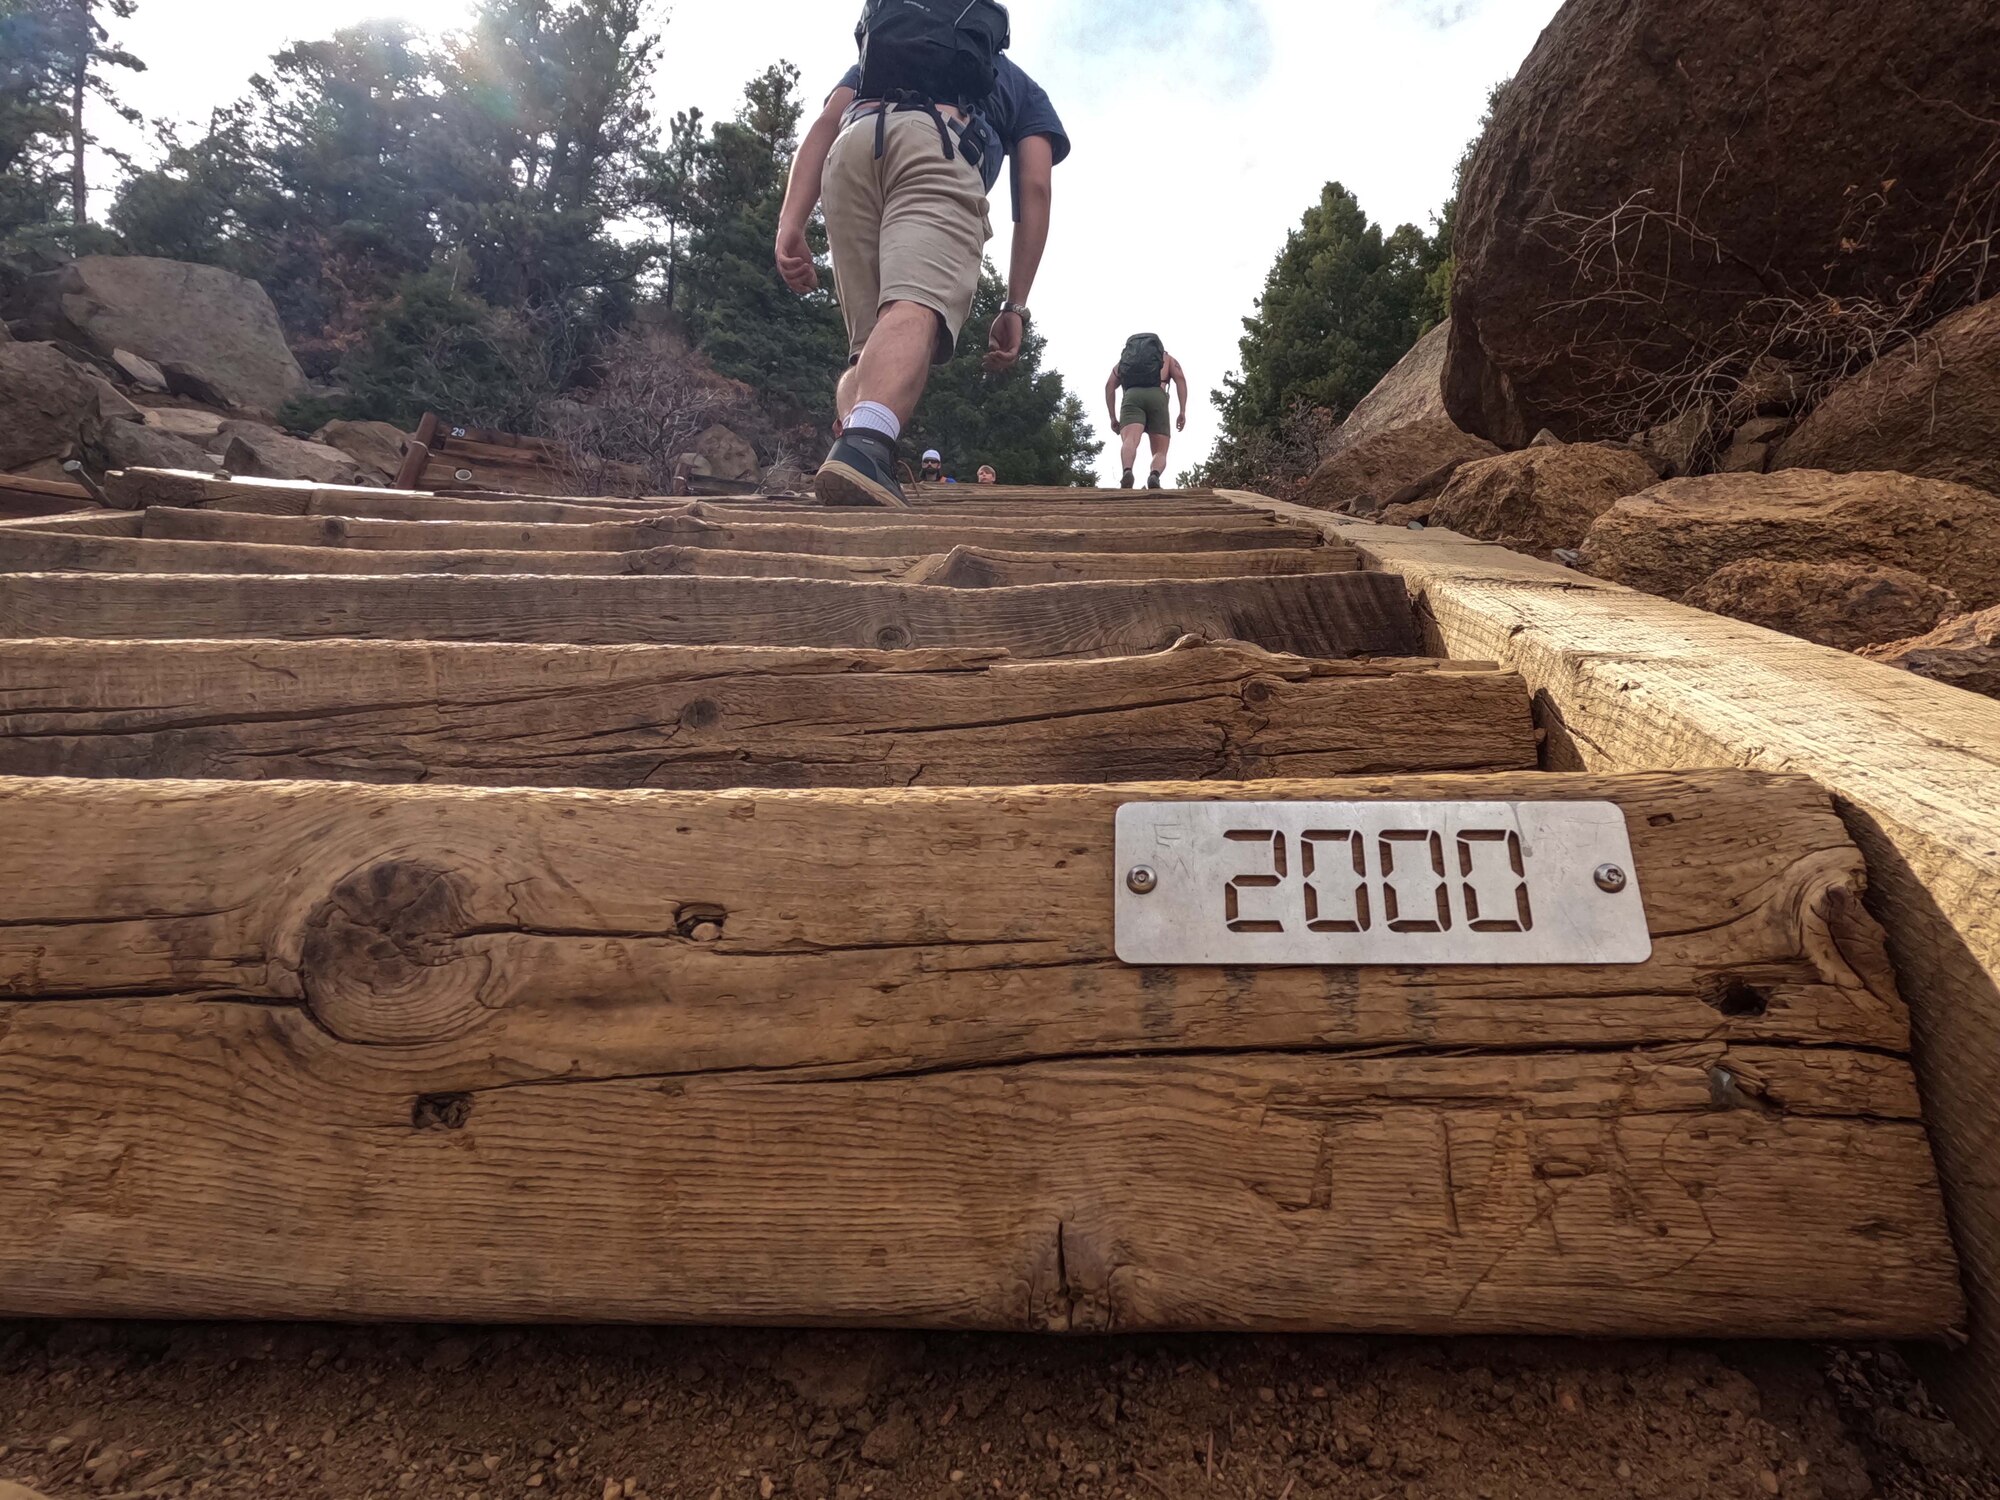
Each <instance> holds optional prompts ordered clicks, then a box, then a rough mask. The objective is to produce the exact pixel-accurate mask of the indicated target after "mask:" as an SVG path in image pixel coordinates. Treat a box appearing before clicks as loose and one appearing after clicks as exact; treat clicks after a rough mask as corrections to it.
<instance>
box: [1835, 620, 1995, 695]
mask: <svg viewBox="0 0 2000 1500" xmlns="http://www.w3.org/2000/svg"><path fill="white" fill-rule="evenodd" d="M1861 654H1862V655H1863V656H1865V657H1867V658H1868V659H1869V660H1871V661H1879V662H1883V663H1885V664H1886V665H1888V666H1892V667H1901V668H1903V670H1905V671H1907V672H1915V673H1916V674H1917V675H1918V676H1919V677H1928V678H1930V679H1931V680H1932V681H1934V682H1942V683H1945V684H1947V685H1949V686H1951V687H1961V688H1964V689H1965V690H1966V691H1967V692H1970V693H1984V694H1985V695H1986V696H1987V697H1989V698H2000V609H1983V610H1980V611H1979V612H1978V613H1976V614H1969V615H1956V616H1954V617H1953V618H1951V619H1949V620H1946V621H1945V622H1944V623H1943V624H1941V625H1939V626H1938V627H1937V628H1936V629H1935V630H1932V631H1930V632H1928V633H1927V634H1924V635H1920V636H1916V637H1914V638H1912V639H1910V640H1905V641H1892V642H1890V643H1888V644H1886V645H1881V646H1874V647H1871V648H1869V649H1868V650H1866V651H1863V652H1862V653H1861Z"/></svg>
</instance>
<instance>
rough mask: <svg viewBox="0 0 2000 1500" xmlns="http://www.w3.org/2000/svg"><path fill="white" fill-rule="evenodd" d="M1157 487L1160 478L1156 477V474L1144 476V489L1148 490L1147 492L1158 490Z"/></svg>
mask: <svg viewBox="0 0 2000 1500" xmlns="http://www.w3.org/2000/svg"><path fill="white" fill-rule="evenodd" d="M1159 487H1160V476H1159V475H1157V474H1149V475H1147V476H1146V488H1147V489H1149V490H1156V489H1158V488H1159Z"/></svg>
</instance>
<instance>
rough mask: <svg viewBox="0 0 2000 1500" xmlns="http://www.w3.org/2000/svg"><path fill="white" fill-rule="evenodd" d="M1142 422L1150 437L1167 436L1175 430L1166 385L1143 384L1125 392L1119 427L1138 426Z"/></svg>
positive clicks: (1119, 414) (1119, 413)
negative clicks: (1136, 388) (1138, 387)
mask: <svg viewBox="0 0 2000 1500" xmlns="http://www.w3.org/2000/svg"><path fill="white" fill-rule="evenodd" d="M1142 424H1143V425H1144V426H1145V429H1146V435H1147V436H1148V437H1167V436H1169V435H1170V434H1171V433H1172V432H1173V430H1174V420H1173V413H1172V408H1171V407H1170V405H1169V404H1168V401H1167V388H1166V387H1165V386H1161V385H1155V386H1142V387H1141V388H1140V389H1138V390H1136V391H1127V392H1126V393H1125V404H1124V405H1123V406H1121V407H1120V408H1119V409H1118V425H1119V427H1120V428H1126V427H1138V426H1140V425H1142Z"/></svg>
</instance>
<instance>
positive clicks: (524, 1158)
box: [0, 773, 1962, 1336]
mask: <svg viewBox="0 0 2000 1500" xmlns="http://www.w3.org/2000/svg"><path fill="white" fill-rule="evenodd" d="M1218 791H1221V794H1222V795H1225V796H1242V795H1249V796H1256V797H1269V796H1279V797H1313V798H1328V797H1334V798H1338V797H1351V796H1376V797H1383V798H1394V799H1404V798H1410V797H1451V796H1461V797H1462V796H1480V797H1487V796H1548V795H1558V796H1577V797H1590V798H1599V797H1611V798H1614V799H1615V800H1617V801H1619V802H1620V803H1621V804H1622V805H1623V806H1624V807H1625V809H1626V813H1627V820H1628V823H1629V824H1630V827H1631V829H1632V833H1633V839H1634V846H1635V847H1634V855H1635V863H1636V872H1637V875H1638V878H1639V881H1640V883H1641V887H1642V889H1643V890H1644V892H1645V896H1646V903H1647V912H1648V918H1649V922H1650V923H1651V925H1652V928H1653V931H1654V934H1655V942H1656V952H1655V954H1654V957H1653V958H1652V960H1651V961H1650V962H1648V963H1647V964H1644V965H1640V966H1636V967H1633V968H1605V967H1592V968H1583V969H1561V968H1541V969H1521V970H1464V969H1457V970H1454V969H1424V968H1404V969H1389V970H1361V971H1351V970H1321V969H1260V970H1212V969H1143V970H1142V969H1132V968H1128V967H1126V966H1123V965H1120V964H1118V963H1117V962H1116V961H1115V959H1114V958H1113V957H1112V955H1111V952H1110V941H1111V931H1112V925H1111V891H1112V883H1113V878H1114V875H1115V871H1114V869H1113V865H1112V852H1111V838H1110V829H1111V823H1112V818H1113V814H1114V811H1115V809H1116V807H1117V805H1118V804H1119V803H1120V802H1122V801H1125V800H1131V799H1133V798H1135V797H1161V796H1198V797H1206V796H1211V795H1215V794H1216V793H1217V792H1218ZM0 821H4V824H5V826H6V827H7V828H8V829H9V835H10V836H9V838H8V839H7V840H5V841H0V995H4V996H6V997H8V998H6V999H4V1000H0V1034H4V1035H5V1036H6V1038H7V1046H6V1047H5V1049H4V1050H0V1139H6V1140H8V1141H11V1142H14V1143H16V1147H17V1149H14V1150H10V1151H8V1152H4V1153H0V1215H4V1218H5V1222H6V1223H8V1224H9V1226H10V1230H9V1233H8V1235H7V1236H5V1237H4V1238H0V1314H20V1315H64V1316H83V1315H121V1316H122V1315H144V1316H175V1317H185V1316H195V1317H201V1316H225V1315H226V1316H232V1317H310V1318H323V1317H335V1318H340V1317H419V1316H420V1317H425V1318H431V1319H496V1320H536V1319H564V1318H568V1319H590V1320H594V1321H602V1320H605V1319H614V1320H615V1319H658V1320H726V1321H734V1322H744V1321H750V1322H757V1321H805V1322H813V1321H859V1322H868V1323H891V1324H922V1325H937V1326H950V1327H974V1326H977V1327H1002V1328H1052V1329H1096V1328H1123V1329H1134V1328H1194V1327H1203V1328H1236V1327H1240V1328H1327V1329H1404V1330H1421V1331H1436V1332H1475V1331H1477V1332H1501V1331H1531V1332H1552V1333H1557V1332H1559V1333H1603V1332H1613V1331H1616V1332H1622V1333H1660V1334H1716V1335H1721V1334H1728V1335H1731V1336H1742V1335H1787V1334H1790V1335H1804V1334H1811V1335H1813V1336H1826V1335H1829V1334H1834V1333H1846V1334H1853V1335H1857V1336H1859V1335H1869V1336H1875V1335H1897V1336H1907V1335H1938V1334H1941V1333H1943V1332H1945V1331H1946V1330H1948V1329H1950V1328H1952V1327H1954V1326H1955V1325H1956V1324H1957V1322H1958V1320H1959V1318H1960V1317H1961V1315H1962V1304H1961V1303H1960V1300H1959V1297H1958V1291H1957V1284H1956V1276H1955V1266H1954V1262H1953V1258H1952V1253H1951V1248H1950V1243H1949V1239H1948V1237H1947V1235H1946V1232H1945V1228H1944V1224H1943V1221H1942V1215H1941V1210H1940V1204H1939V1200H1938V1196H1937V1189H1936V1183H1935V1178H1934V1176H1933V1174H1932V1172H1931V1168H1930V1160H1929V1151H1928V1145H1927V1142H1926V1140H1925V1136H1924V1132H1923V1130H1922V1127H1921V1125H1920V1124H1919V1123H1918V1110H1917V1101H1916V1096H1915V1090H1914V1085H1913V1082H1912V1079H1911V1076H1910V1072H1909V1068H1908V1066H1907V1063H1906V1062H1905V1061H1904V1060H1903V1059H1902V1057H1901V1056H1900V1053H1901V1051H1902V1049H1903V1047H1904V1045H1905V1040H1904V1031H1903V1022H1904V1012H1903V1007H1902V1005H1901V1003H1900V1001H1899V1000H1898V999H1897V998H1896V997H1895V995H1894V993H1893V989H1892V987H1891V983H1890V981H1889V979H1888V978H1887V965H1886V961H1885V960H1884V958H1883V955H1882V951H1881V937H1880V933H1879V932H1878V931H1877V930H1876V929H1875V928H1874V927H1873V926H1872V923H1870V921H1869V919H1868V918H1867V916H1866V914H1865V912H1864V911H1863V910H1862V908H1861V905H1860V902H1859V900H1858V885H1859V880H1860V861H1859V857H1858V855H1857V854H1856V853H1855V851H1854V849H1853V847H1852V845H1851V844H1849V843H1848V842H1847V841H1846V837H1845V834H1844V831H1843V829H1842V827H1841V825H1840V823H1839V820H1838V818H1837V816H1836V815H1835V813H1834V810H1833V808H1832V807H1831V805H1830V803H1829V802H1828V801H1827V799H1826V798H1825V797H1824V795H1823V794H1821V793H1819V792H1818V791H1817V790H1816V789H1814V788H1813V787H1812V786H1811V785H1810V784H1809V783H1806V782H1804V781H1801V780H1798V779H1794V778H1762V777H1754V776H1746V775H1741V774H1734V773H1714V774H1710V775H1703V774H1685V775H1680V776H1659V777H1633V778H1623V779H1605V778H1579V779H1574V780H1572V779H1568V778H1564V779H1562V780H1556V779H1554V778H1549V777H1545V776H1534V775H1531V776H1517V777H1511V778H1510V777H1498V778H1496V777H1481V778H1474V779H1467V778H1456V779H1454V778H1430V779H1408V778H1390V779H1377V780H1372V781H1366V782H1353V781H1347V782H1318V783H1298V782H1285V783H1278V784H1275V785H1274V786H1259V787H1255V788H1239V789H1235V790H1233V791H1229V790H1222V789H1216V788H1210V787H1206V786H1200V785H1185V784H1181V785H1167V786H1147V787H1139V788H1106V789H1099V790H1091V789H1080V788H1050V789H1041V790H1034V789H1016V790H1012V791H1008V792H999V793H996V792H993V791H990V790H973V791H961V792H929V791H915V792H907V793H898V794H896V795H895V796H894V797H885V796H884V795H883V794H881V793H874V792H816V793H728V794H716V795H712V796H706V797H701V796H689V795H682V794H673V793H591V792H532V791H511V792H467V791H453V790H449V789H430V788H401V789H385V788H373V787H327V786H310V785H302V784H297V783H291V784H284V785H273V786H244V785H239V784H232V783H188V782H178V783H157V782H150V783H140V782H87V781H39V782H38V781H26V782H22V781H12V782H0ZM1732 986H1738V987H1741V986H1754V987H1756V990H1757V992H1758V993H1760V994H1761V995H1763V996H1764V997H1765V1003H1764V1007H1763V1009H1762V1010H1761V1013H1756V1014H1752V1013H1750V1011H1749V1010H1748V1009H1746V1008H1744V1007H1740V1006H1739V1007H1728V1006H1724V1007H1723V1009H1728V1010H1730V1011H1731V1013H1729V1014H1724V1013H1723V1009H1718V1004H1719V1003H1720V1001H1721V1000H1722V998H1723V997H1724V996H1725V995H1726V994H1729V993H1734V992H1735V991H1734V989H1732ZM1385 1049H1389V1050H1387V1051H1386V1052H1385ZM23 1143H25V1145H26V1149H18V1148H19V1147H20V1146H21V1145H22V1144H23ZM1774 1266H1778V1267H1784V1266H1801V1267H1810V1268H1811V1274H1810V1275H1782V1274H1778V1275H1774V1274H1773V1270H1772V1268H1773V1267H1774Z"/></svg>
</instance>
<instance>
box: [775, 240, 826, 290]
mask: <svg viewBox="0 0 2000 1500" xmlns="http://www.w3.org/2000/svg"><path fill="white" fill-rule="evenodd" d="M778 274H779V275H780V276H782V277H784V278H785V285H786V286H788V287H790V288H791V289H792V290H793V291H795V292H797V293H798V294H799V295H800V296H801V297H803V296H805V295H806V294H807V293H808V292H816V291H818V290H819V267H818V266H817V265H815V264H814V263H813V253H812V246H810V245H808V244H807V243H806V229H805V225H803V224H783V223H781V224H779V225H778Z"/></svg>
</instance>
